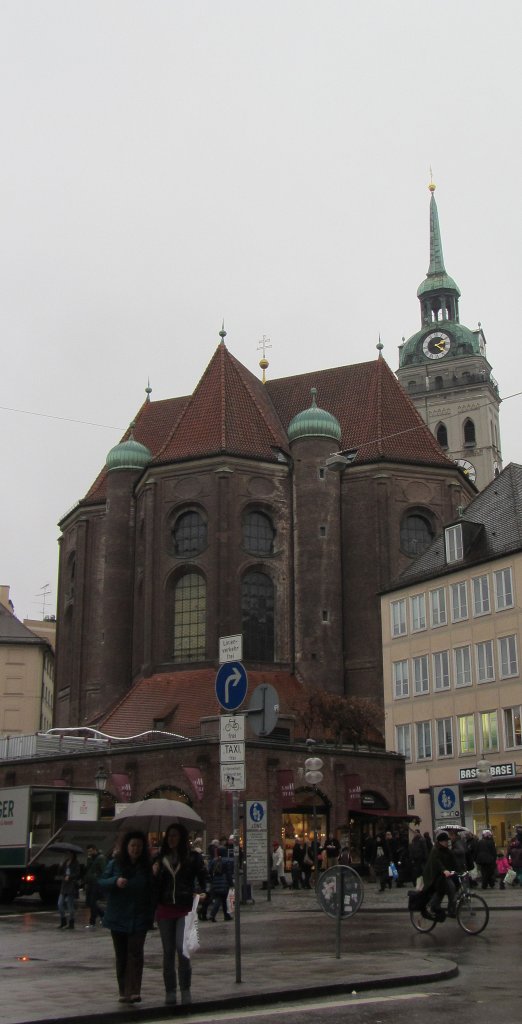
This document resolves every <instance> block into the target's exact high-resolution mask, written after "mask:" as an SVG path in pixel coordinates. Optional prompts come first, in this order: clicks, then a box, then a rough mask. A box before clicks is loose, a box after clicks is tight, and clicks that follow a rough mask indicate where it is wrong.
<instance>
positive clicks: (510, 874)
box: [504, 868, 517, 885]
mask: <svg viewBox="0 0 522 1024" xmlns="http://www.w3.org/2000/svg"><path fill="white" fill-rule="evenodd" d="M516 877H517V873H516V871H513V868H510V869H509V871H506V877H505V879H504V881H505V882H506V884H507V885H513V882H514V881H515V878H516Z"/></svg>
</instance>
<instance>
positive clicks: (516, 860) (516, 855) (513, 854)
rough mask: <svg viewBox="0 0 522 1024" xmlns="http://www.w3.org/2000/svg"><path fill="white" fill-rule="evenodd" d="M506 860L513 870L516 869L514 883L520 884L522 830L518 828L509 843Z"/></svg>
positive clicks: (521, 879)
mask: <svg viewBox="0 0 522 1024" xmlns="http://www.w3.org/2000/svg"><path fill="white" fill-rule="evenodd" d="M508 860H509V863H510V864H511V867H512V868H513V871H516V875H517V877H516V883H517V884H518V885H522V832H521V831H519V830H518V828H517V831H516V834H515V837H514V838H513V839H512V840H511V843H510V845H509V851H508ZM514 884H515V883H514Z"/></svg>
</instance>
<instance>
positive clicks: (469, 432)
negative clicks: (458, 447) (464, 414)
mask: <svg viewBox="0 0 522 1024" xmlns="http://www.w3.org/2000/svg"><path fill="white" fill-rule="evenodd" d="M476 443H477V442H476V439H475V424H474V422H473V420H470V419H467V420H464V447H465V448H474V447H475V445H476Z"/></svg>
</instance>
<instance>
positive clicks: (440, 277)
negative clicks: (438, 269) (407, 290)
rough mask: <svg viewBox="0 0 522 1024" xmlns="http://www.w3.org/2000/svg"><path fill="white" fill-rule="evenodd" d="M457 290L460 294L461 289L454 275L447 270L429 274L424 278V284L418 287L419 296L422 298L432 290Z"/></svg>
mask: <svg viewBox="0 0 522 1024" xmlns="http://www.w3.org/2000/svg"><path fill="white" fill-rule="evenodd" d="M440 291H442V292H444V291H450V292H456V293H457V295H458V296H460V289H459V287H458V285H457V284H456V283H455V281H454V280H453V278H452V277H450V276H449V274H446V272H445V271H444V272H442V273H440V274H429V275H428V277H426V278H424V281H423V282H422V284H420V285H419V287H418V288H417V298H419V299H420V298H422V296H423V295H428V294H429V293H430V292H440Z"/></svg>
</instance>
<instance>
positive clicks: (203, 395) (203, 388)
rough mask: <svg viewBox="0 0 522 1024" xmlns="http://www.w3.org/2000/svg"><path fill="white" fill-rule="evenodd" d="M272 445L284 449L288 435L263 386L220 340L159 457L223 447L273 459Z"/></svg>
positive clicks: (210, 451) (210, 452)
mask: <svg viewBox="0 0 522 1024" xmlns="http://www.w3.org/2000/svg"><path fill="white" fill-rule="evenodd" d="M274 447H275V448H284V449H287V450H288V438H287V437H286V434H285V431H284V430H283V428H282V427H281V423H280V421H279V420H278V418H277V416H276V414H275V412H274V409H273V406H272V403H271V401H270V398H269V396H268V393H267V391H266V388H265V386H264V385H263V384H262V383H261V381H260V380H259V379H258V378H257V377H254V374H253V373H250V370H247V369H246V367H244V366H243V365H242V364H241V363H240V362H238V360H237V359H235V358H234V356H232V355H231V354H230V352H229V351H228V349H227V348H226V346H225V345H224V344H221V345H219V346H218V348H217V350H216V352H215V353H214V356H213V357H212V359H211V361H210V363H209V365H208V366H207V369H206V370H205V373H204V374H203V376H202V378H201V380H200V382H199V384H198V386H197V388H196V390H195V391H194V394H193V395H192V398H191V399H190V401H189V402H188V403H187V405H186V406H185V408H184V410H183V412H182V414H181V416H180V418H179V421H178V423H177V424H176V426H175V427H174V429H173V430H172V432H171V434H170V437H169V438H167V440H166V443H165V445H164V447H163V449H162V451H161V452H160V453H159V455H158V461H159V462H172V461H176V460H178V459H190V458H198V457H201V456H207V455H217V454H220V453H222V452H226V453H227V454H229V455H239V456H241V455H243V456H245V457H246V458H250V459H265V460H267V459H268V460H270V461H274V460H275V459H276V454H275V452H274Z"/></svg>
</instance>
